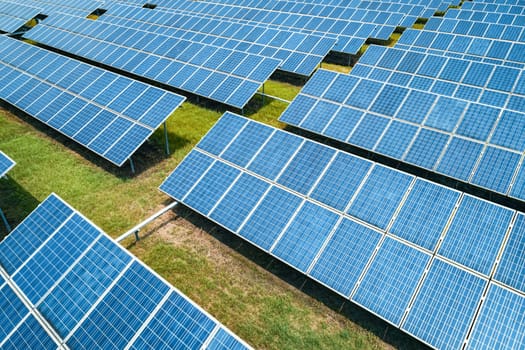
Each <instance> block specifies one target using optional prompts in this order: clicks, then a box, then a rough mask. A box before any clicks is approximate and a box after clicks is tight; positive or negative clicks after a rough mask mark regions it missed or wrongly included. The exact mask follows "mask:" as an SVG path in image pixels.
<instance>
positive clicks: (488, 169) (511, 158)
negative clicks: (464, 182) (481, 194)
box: [471, 147, 520, 193]
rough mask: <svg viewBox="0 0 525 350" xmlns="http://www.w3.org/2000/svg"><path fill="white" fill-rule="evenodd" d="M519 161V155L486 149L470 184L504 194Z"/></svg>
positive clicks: (490, 148)
mask: <svg viewBox="0 0 525 350" xmlns="http://www.w3.org/2000/svg"><path fill="white" fill-rule="evenodd" d="M519 161H520V154H519V153H514V152H510V151H506V150H503V149H499V148H496V147H487V148H486V149H485V153H484V154H483V156H482V158H481V161H480V163H479V165H478V168H477V170H476V172H475V173H474V176H473V178H472V180H471V182H472V183H473V184H476V185H479V186H481V187H485V188H489V189H495V190H496V191H498V192H502V193H505V192H506V189H507V188H508V187H509V186H510V184H511V181H512V177H513V176H514V173H515V171H516V168H517V166H518V164H519Z"/></svg>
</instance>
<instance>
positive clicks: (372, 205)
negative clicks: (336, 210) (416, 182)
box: [348, 166, 413, 229]
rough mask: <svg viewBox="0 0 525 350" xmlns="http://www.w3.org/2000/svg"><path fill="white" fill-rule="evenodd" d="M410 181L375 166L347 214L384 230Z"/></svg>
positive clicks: (396, 173)
mask: <svg viewBox="0 0 525 350" xmlns="http://www.w3.org/2000/svg"><path fill="white" fill-rule="evenodd" d="M412 179H413V178H412V176H409V175H407V174H403V173H400V172H397V171H394V170H392V169H390V168H386V167H383V166H375V167H374V168H373V169H372V172H371V173H370V175H369V176H368V177H367V179H366V182H365V183H364V185H363V187H362V188H361V189H360V190H359V193H358V194H357V197H356V198H355V200H354V201H353V202H352V204H351V205H350V209H349V210H348V213H349V214H351V215H354V216H355V217H358V218H360V219H361V220H364V221H366V222H369V223H371V224H373V225H375V226H377V227H379V228H382V229H385V228H386V227H387V225H388V223H389V222H390V219H392V216H393V215H394V212H395V211H396V209H397V207H398V206H399V204H400V203H401V199H402V198H403V196H404V194H405V192H406V191H407V189H408V186H409V185H410V183H411V182H412Z"/></svg>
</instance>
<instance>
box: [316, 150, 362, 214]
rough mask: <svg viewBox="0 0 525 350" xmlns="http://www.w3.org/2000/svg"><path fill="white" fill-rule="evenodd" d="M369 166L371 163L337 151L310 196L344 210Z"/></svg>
mask: <svg viewBox="0 0 525 350" xmlns="http://www.w3.org/2000/svg"><path fill="white" fill-rule="evenodd" d="M370 167H371V164H370V163H369V162H367V161H365V160H363V159H361V158H357V157H354V156H351V155H348V154H344V153H339V154H338V155H337V156H336V157H335V158H334V160H333V162H332V163H331V164H330V165H329V167H328V168H327V170H326V172H325V173H324V175H323V176H322V177H321V179H320V180H319V183H318V184H317V185H316V186H315V188H314V190H313V191H312V194H311V197H312V198H314V199H316V200H318V201H320V202H323V203H325V204H327V205H329V206H331V207H333V208H336V209H338V210H340V211H344V210H345V209H346V207H347V206H348V204H349V203H350V200H351V199H352V197H353V196H354V194H355V193H356V191H357V189H358V187H359V185H360V184H361V182H362V181H363V179H364V178H365V176H366V175H367V173H368V171H369V169H370Z"/></svg>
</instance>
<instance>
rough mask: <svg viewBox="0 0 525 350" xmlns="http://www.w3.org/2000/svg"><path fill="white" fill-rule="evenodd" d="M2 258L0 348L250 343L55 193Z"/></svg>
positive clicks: (4, 247)
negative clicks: (241, 338) (236, 334)
mask: <svg viewBox="0 0 525 350" xmlns="http://www.w3.org/2000/svg"><path fill="white" fill-rule="evenodd" d="M0 265H1V267H0V305H2V308H1V309H0V320H1V322H0V347H1V348H2V349H57V348H69V349H109V348H111V349H124V348H126V349H151V348H155V349H160V348H170V349H175V348H177V349H180V348H188V349H247V348H249V346H248V345H247V344H245V343H244V342H243V341H242V340H240V339H239V338H238V337H236V336H235V335H234V334H233V333H231V332H230V331H229V330H228V329H226V328H225V327H224V326H223V325H222V324H220V323H219V322H218V321H217V320H215V319H213V318H212V317H211V316H210V315H209V314H207V313H206V312H205V311H204V310H202V309H201V308H200V307H199V306H197V305H196V304H195V303H193V302H192V301H191V300H189V299H188V298H187V297H186V296H184V295H183V294H182V293H181V292H180V291H178V290H177V289H175V288H174V287H172V286H171V285H169V284H168V283H167V282H166V281H165V280H163V279H162V278H161V277H159V276H158V275H157V274H155V273H154V272H153V271H152V270H151V269H149V268H148V267H147V266H145V265H144V264H143V263H142V262H140V261H139V260H138V259H137V258H135V257H134V256H132V255H131V254H130V253H128V252H127V251H126V250H125V249H124V248H122V247H121V246H120V245H118V244H117V243H116V242H114V241H113V240H112V239H111V238H110V237H109V236H108V235H107V234H105V233H104V232H103V231H101V230H100V229H99V228H97V227H96V226H95V225H93V224H92V223H91V222H89V221H88V220H87V219H86V218H84V217H83V216H82V215H81V214H80V213H79V212H77V211H76V210H75V209H73V208H72V207H70V206H69V205H68V204H67V203H65V202H64V201H63V200H62V199H60V198H59V197H58V196H56V195H54V194H52V195H50V196H49V197H48V198H47V199H46V200H45V201H44V202H42V203H41V204H40V205H39V206H38V207H37V209H35V211H33V213H31V214H30V215H29V216H28V217H27V218H26V219H25V220H24V221H23V222H22V223H21V224H20V225H19V226H18V227H17V228H16V229H15V230H14V231H13V232H12V233H11V234H10V235H9V236H7V237H6V238H5V239H4V240H3V241H2V242H0Z"/></svg>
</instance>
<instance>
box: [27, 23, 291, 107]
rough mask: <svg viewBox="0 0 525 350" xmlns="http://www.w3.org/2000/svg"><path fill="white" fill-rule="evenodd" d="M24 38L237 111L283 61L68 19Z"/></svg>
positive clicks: (37, 27) (46, 26)
mask: <svg viewBox="0 0 525 350" xmlns="http://www.w3.org/2000/svg"><path fill="white" fill-rule="evenodd" d="M24 36H25V37H26V38H29V39H32V40H35V41H37V42H40V43H43V44H46V45H49V46H51V47H55V48H58V49H61V50H63V51H66V52H70V53H73V54H75V55H78V56H81V57H85V58H88V59H90V60H93V61H95V62H100V63H103V64H106V65H108V66H111V67H114V68H118V69H121V70H124V71H127V72H131V73H133V74H136V75H139V76H143V77H147V78H150V79H152V80H155V81H158V82H160V83H163V84H167V85H170V86H173V87H175V88H178V89H181V90H184V91H188V92H191V93H194V94H196V95H199V96H203V97H206V98H209V99H211V100H215V101H218V102H221V103H224V104H227V105H230V106H233V107H236V108H243V107H244V106H245V105H246V103H248V101H249V100H250V99H251V98H252V97H253V96H254V95H255V93H256V92H257V90H258V89H259V87H260V86H261V85H262V84H263V83H264V82H265V81H266V80H267V79H268V78H269V77H270V75H271V74H272V73H274V72H275V70H276V69H277V67H278V66H279V64H280V62H281V61H280V60H276V59H272V58H266V57H261V56H257V55H251V54H247V53H244V52H239V51H234V50H230V49H225V48H217V47H211V46H208V45H205V44H201V43H195V42H191V41H188V40H183V39H177V38H172V37H169V36H166V35H162V34H155V33H150V32H148V31H144V30H137V29H132V28H128V27H123V26H119V25H114V24H109V23H100V22H97V21H92V20H89V19H84V18H79V17H72V16H69V17H66V16H63V17H60V18H56V19H54V20H52V19H49V20H46V21H45V23H42V24H40V25H38V26H36V27H35V28H33V29H31V30H30V31H29V32H27V33H26V34H25V35H24Z"/></svg>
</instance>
